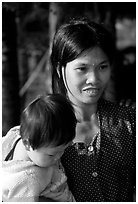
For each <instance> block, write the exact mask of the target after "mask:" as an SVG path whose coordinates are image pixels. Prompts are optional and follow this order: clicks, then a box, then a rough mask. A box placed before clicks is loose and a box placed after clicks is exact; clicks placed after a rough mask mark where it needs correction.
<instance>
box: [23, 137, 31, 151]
mask: <svg viewBox="0 0 138 204" xmlns="http://www.w3.org/2000/svg"><path fill="white" fill-rule="evenodd" d="M23 144H24V146H25V149H26V150H27V151H30V150H31V149H32V147H31V146H30V143H29V141H28V139H24V140H23Z"/></svg>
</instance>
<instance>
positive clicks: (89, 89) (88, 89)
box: [83, 87, 100, 96]
mask: <svg viewBox="0 0 138 204" xmlns="http://www.w3.org/2000/svg"><path fill="white" fill-rule="evenodd" d="M83 91H85V93H87V94H88V95H89V96H96V95H98V94H99V91H100V89H99V88H95V87H94V88H93V87H85V88H83Z"/></svg>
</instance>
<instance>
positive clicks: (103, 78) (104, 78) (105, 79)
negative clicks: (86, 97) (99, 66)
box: [101, 71, 111, 85]
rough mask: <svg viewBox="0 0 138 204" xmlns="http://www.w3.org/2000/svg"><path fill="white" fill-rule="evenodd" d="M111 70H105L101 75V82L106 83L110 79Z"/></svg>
mask: <svg viewBox="0 0 138 204" xmlns="http://www.w3.org/2000/svg"><path fill="white" fill-rule="evenodd" d="M110 77H111V71H108V72H106V73H105V74H104V75H101V79H102V82H103V83H104V84H105V85H106V84H108V82H109V81H110Z"/></svg>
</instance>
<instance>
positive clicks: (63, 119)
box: [20, 94, 76, 166]
mask: <svg viewBox="0 0 138 204" xmlns="http://www.w3.org/2000/svg"><path fill="white" fill-rule="evenodd" d="M75 127H76V117H75V114H74V110H73V107H72V106H71V104H70V102H69V101H67V99H65V98H64V97H63V96H61V95H59V94H49V95H47V96H41V97H39V98H37V99H36V100H34V101H33V102H32V103H31V104H29V105H28V106H27V108H26V109H25V110H24V111H23V113H22V116H21V128H20V134H21V137H22V141H23V143H24V145H25V147H26V149H27V151H28V153H29V156H31V159H32V160H33V159H34V158H35V159H36V157H37V156H38V161H36V164H37V165H39V166H47V165H46V164H43V163H44V161H45V160H46V161H45V162H47V159H46V158H47V155H48V156H50V157H51V159H52V157H53V158H54V159H53V160H57V159H58V158H59V157H60V156H61V153H63V151H64V149H65V147H66V146H67V145H68V144H69V143H70V142H71V141H72V140H73V139H74V137H75ZM31 152H32V153H31ZM59 152H60V154H59ZM30 154H33V157H32V155H30ZM38 154H39V155H40V156H39V155H38ZM42 155H43V157H44V158H43V161H42V163H41V156H42ZM51 155H52V156H51Z"/></svg>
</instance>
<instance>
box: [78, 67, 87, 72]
mask: <svg viewBox="0 0 138 204" xmlns="http://www.w3.org/2000/svg"><path fill="white" fill-rule="evenodd" d="M86 69H87V68H86V67H78V68H76V70H77V71H78V72H84V71H86Z"/></svg>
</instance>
